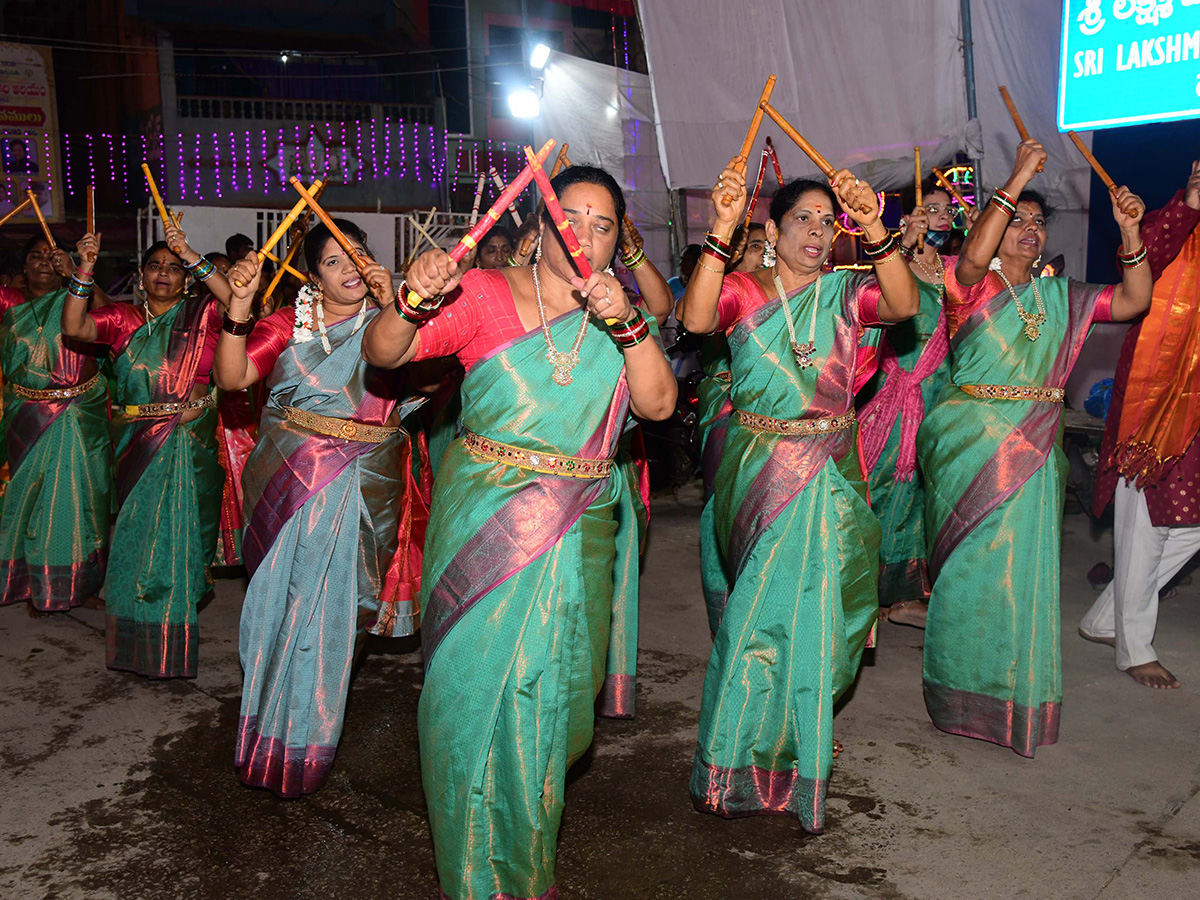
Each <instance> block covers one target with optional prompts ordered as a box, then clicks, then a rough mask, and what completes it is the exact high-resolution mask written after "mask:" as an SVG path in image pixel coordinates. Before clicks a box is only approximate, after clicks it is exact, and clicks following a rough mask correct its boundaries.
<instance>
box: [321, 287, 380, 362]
mask: <svg viewBox="0 0 1200 900" xmlns="http://www.w3.org/2000/svg"><path fill="white" fill-rule="evenodd" d="M321 299H322V301H324V299H325V298H324V297H322V298H321ZM313 305H314V306H315V307H316V308H317V331H319V332H320V334H321V347H323V348H324V350H325V355H326V356H328V355H329V354H330V353H332V352H333V345H332V344H330V343H329V332H328V331H326V330H325V304H324V302H320V303H314V304H313ZM366 317H367V298H366V297H363V302H362V306H360V307H359V308H358V317H357V318H356V319H355V320H354V330H353V331H351V332H350V334H352V335H354V334H358V329H360V328H362V325H363V320H365V319H366Z"/></svg>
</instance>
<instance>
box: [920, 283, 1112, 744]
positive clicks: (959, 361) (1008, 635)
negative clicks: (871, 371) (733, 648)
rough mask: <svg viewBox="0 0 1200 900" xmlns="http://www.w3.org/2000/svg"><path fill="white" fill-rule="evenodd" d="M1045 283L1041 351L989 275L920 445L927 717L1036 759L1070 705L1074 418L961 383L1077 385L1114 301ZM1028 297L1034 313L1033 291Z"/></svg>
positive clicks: (955, 340) (1085, 288)
mask: <svg viewBox="0 0 1200 900" xmlns="http://www.w3.org/2000/svg"><path fill="white" fill-rule="evenodd" d="M1038 282H1039V286H1040V289H1041V294H1042V297H1043V300H1044V302H1045V305H1046V310H1047V312H1046V323H1045V325H1043V326H1042V330H1041V338H1040V339H1039V340H1038V341H1037V342H1031V341H1029V340H1028V339H1027V338H1026V337H1025V336H1024V334H1023V331H1022V328H1023V323H1022V322H1021V321H1020V319H1019V317H1018V315H1017V312H1016V309H1015V306H1014V304H1013V303H1012V301H1011V297H1010V295H1009V293H1008V291H1007V290H1006V289H1005V288H1004V287H1003V286H1002V285H1000V283H999V281H998V279H997V278H996V277H995V276H994V275H989V282H988V284H987V285H986V286H985V288H984V290H986V291H987V292H988V297H989V299H988V300H987V301H986V302H985V303H984V304H983V305H982V306H981V307H980V308H979V309H978V310H976V311H975V312H973V313H972V314H971V315H970V317H969V318H968V319H967V320H966V321H965V322H964V323H963V325H962V326H961V327H960V328H959V329H958V331H957V333H956V334H954V335H953V337H952V339H951V354H952V357H953V366H952V371H951V377H952V380H953V381H952V383H951V384H948V385H947V386H946V388H945V389H944V391H943V394H942V397H941V399H940V400H939V402H938V404H937V406H936V407H935V408H934V409H933V410H932V411H931V412H930V413H929V415H927V416H926V418H925V421H924V423H923V424H922V425H921V430H920V432H919V433H918V437H917V449H918V453H919V456H920V460H921V467H922V471H923V472H924V475H925V503H926V534H927V536H928V539H929V560H930V570H931V573H932V575H933V578H934V585H933V592H932V595H931V597H930V601H929V618H928V621H927V623H926V631H925V653H924V690H925V703H926V707H927V709H928V711H929V715H930V718H931V719H932V720H933V723H934V725H936V726H937V727H938V728H940V729H942V730H943V731H947V732H950V733H952V734H961V735H966V736H968V737H975V738H980V739H982V740H987V741H992V742H993V743H997V744H1001V745H1003V746H1006V747H1011V748H1012V749H1013V750H1014V751H1015V752H1017V753H1019V754H1020V755H1022V756H1027V757H1031V756H1033V755H1034V752H1035V750H1036V749H1037V747H1038V746H1041V745H1043V744H1052V743H1054V742H1055V741H1057V739H1058V721H1059V712H1060V704H1061V700H1062V670H1061V657H1060V648H1059V637H1060V635H1059V630H1060V621H1059V579H1060V552H1061V531H1062V513H1063V491H1064V487H1065V484H1066V456H1065V454H1064V453H1063V451H1062V448H1061V446H1060V443H1059V438H1060V434H1061V417H1062V407H1061V404H1056V403H1035V402H1031V401H1016V400H990V399H980V398H976V397H972V396H970V395H968V394H966V393H964V392H963V391H961V390H959V388H958V387H957V385H967V384H1000V385H1020V386H1036V387H1062V386H1063V385H1064V384H1065V383H1066V379H1067V376H1068V375H1069V374H1070V371H1071V367H1072V366H1073V365H1074V363H1075V360H1076V359H1077V358H1078V354H1079V351H1080V349H1081V348H1082V346H1083V341H1084V339H1085V338H1086V336H1087V332H1088V328H1089V326H1090V325H1091V322H1092V317H1093V315H1094V311H1095V308H1096V305H1097V303H1098V301H1099V299H1100V297H1101V296H1102V295H1103V293H1104V291H1105V290H1110V289H1105V288H1102V287H1099V286H1094V285H1083V284H1078V283H1076V282H1068V280H1067V279H1061V278H1039V279H1038ZM1021 290H1022V291H1024V294H1023V295H1022V302H1024V303H1026V305H1030V304H1032V303H1033V298H1032V292H1031V291H1030V289H1029V288H1028V287H1023V288H1022V289H1021ZM1030 308H1032V307H1031V306H1030Z"/></svg>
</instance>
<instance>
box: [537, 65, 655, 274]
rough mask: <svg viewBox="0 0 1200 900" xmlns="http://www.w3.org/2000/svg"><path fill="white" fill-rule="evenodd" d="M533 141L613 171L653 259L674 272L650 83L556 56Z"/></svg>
mask: <svg viewBox="0 0 1200 900" xmlns="http://www.w3.org/2000/svg"><path fill="white" fill-rule="evenodd" d="M542 77H543V87H542V101H541V116H540V117H539V119H538V120H537V125H536V133H535V142H536V143H537V144H538V145H541V144H542V143H544V142H545V141H546V139H547V138H554V139H555V140H556V141H558V142H559V143H560V144H561V143H562V142H564V141H565V142H567V143H569V144H570V149H569V150H568V151H567V152H568V155H569V156H570V158H571V162H573V163H576V164H582V163H588V164H591V165H595V166H599V167H600V168H602V169H605V170H607V171H608V172H610V173H611V174H612V175H613V176H614V177H615V178H616V179H617V180H618V181H619V182H620V183H621V187H622V188H623V189H624V191H625V202H626V204H627V205H628V207H629V218H630V219H631V220H632V221H633V222H635V223H636V224H637V227H638V230H639V231H641V233H642V237H643V239H644V245H643V246H644V248H645V250H646V253H647V255H648V256H649V257H650V259H651V260H653V261H654V263H655V265H657V266H658V267H659V269H660V270H661V271H663V272H666V273H668V274H670V271H671V265H670V260H671V250H670V229H669V225H668V222H669V220H670V216H671V202H670V194H669V192H668V190H667V185H666V182H665V181H664V180H663V174H662V168H661V166H660V164H659V150H658V136H657V134H656V132H655V128H654V109H653V103H652V101H651V97H650V79H649V78H647V77H646V76H645V75H642V74H639V73H637V72H630V71H628V70H626V69H619V68H615V67H613V66H607V65H603V64H601V63H594V62H590V61H588V60H585V59H579V58H578V57H574V56H567V55H566V54H563V53H551V54H550V58H549V60H548V61H547V62H546V67H545V69H544V70H543V74H542Z"/></svg>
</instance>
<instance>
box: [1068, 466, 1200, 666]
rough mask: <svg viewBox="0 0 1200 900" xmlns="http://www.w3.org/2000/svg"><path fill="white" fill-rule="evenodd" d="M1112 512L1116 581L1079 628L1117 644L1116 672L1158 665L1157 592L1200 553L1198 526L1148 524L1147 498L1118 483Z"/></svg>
mask: <svg viewBox="0 0 1200 900" xmlns="http://www.w3.org/2000/svg"><path fill="white" fill-rule="evenodd" d="M1113 500H1114V509H1113V580H1112V581H1111V582H1110V583H1109V585H1108V587H1106V588H1105V589H1104V593H1102V594H1101V595H1100V599H1098V600H1097V601H1096V602H1095V603H1094V604H1092V608H1091V609H1090V610H1088V614H1087V615H1086V616H1084V617H1083V621H1082V622H1080V623H1079V627H1080V628H1081V629H1082V630H1083V631H1086V632H1087V633H1088V634H1090V635H1094V636H1096V637H1112V638H1116V642H1117V668H1118V669H1128V668H1130V667H1131V666H1140V665H1144V664H1145V663H1149V662H1154V661H1155V660H1156V659H1158V654H1156V653H1155V652H1154V648H1153V647H1152V646H1151V642H1152V641H1153V640H1154V629H1155V627H1156V626H1157V624H1158V592H1159V591H1160V590H1162V589H1163V587H1165V586H1166V584H1167V582H1168V581H1170V580H1171V579H1172V578H1174V577H1175V574H1176V573H1177V572H1178V571H1179V570H1180V569H1182V568H1183V567H1184V565H1185V564H1186V563H1187V561H1188V560H1190V559H1191V558H1192V556H1193V555H1194V554H1195V553H1196V552H1197V551H1200V526H1195V525H1189V526H1184V527H1180V528H1169V527H1166V526H1156V525H1153V524H1151V522H1150V511H1149V509H1148V508H1147V506H1146V496H1145V494H1143V493H1142V492H1141V491H1139V490H1137V489H1136V488H1134V487H1132V486H1131V485H1129V484H1127V483H1126V481H1125V479H1124V478H1121V479H1118V481H1117V490H1116V493H1115V495H1114V498H1113Z"/></svg>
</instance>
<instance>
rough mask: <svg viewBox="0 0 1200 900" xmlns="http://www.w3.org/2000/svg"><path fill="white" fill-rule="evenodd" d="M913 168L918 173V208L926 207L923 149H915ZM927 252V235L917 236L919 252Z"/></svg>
mask: <svg viewBox="0 0 1200 900" xmlns="http://www.w3.org/2000/svg"><path fill="white" fill-rule="evenodd" d="M913 166H914V168H915V169H916V172H917V181H916V184H917V206H924V205H925V197H924V195H923V194H922V193H921V148H920V147H913ZM924 250H925V235H923V234H918V235H917V252H918V253H921V252H923V251H924Z"/></svg>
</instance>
